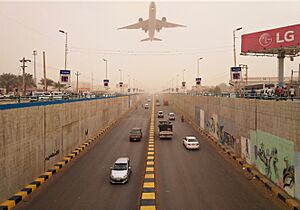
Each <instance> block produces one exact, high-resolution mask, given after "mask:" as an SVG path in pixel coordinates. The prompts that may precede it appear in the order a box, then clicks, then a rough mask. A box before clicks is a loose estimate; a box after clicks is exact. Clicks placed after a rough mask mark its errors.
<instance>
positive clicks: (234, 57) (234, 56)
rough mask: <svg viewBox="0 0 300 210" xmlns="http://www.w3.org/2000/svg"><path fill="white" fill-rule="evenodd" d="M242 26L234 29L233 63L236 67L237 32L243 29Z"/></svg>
mask: <svg viewBox="0 0 300 210" xmlns="http://www.w3.org/2000/svg"><path fill="white" fill-rule="evenodd" d="M241 29H242V27H239V28H237V29H235V30H233V63H234V67H236V49H235V38H236V37H235V32H236V31H239V30H241Z"/></svg>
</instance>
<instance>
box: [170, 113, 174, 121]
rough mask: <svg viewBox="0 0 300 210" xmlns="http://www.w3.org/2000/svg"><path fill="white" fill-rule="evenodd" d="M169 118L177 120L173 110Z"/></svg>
mask: <svg viewBox="0 0 300 210" xmlns="http://www.w3.org/2000/svg"><path fill="white" fill-rule="evenodd" d="M169 120H175V114H174V113H173V112H170V113H169Z"/></svg>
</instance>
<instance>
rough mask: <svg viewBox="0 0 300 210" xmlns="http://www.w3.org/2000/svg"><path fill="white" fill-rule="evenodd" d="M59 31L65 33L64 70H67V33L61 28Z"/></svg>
mask: <svg viewBox="0 0 300 210" xmlns="http://www.w3.org/2000/svg"><path fill="white" fill-rule="evenodd" d="M59 32H60V33H63V34H65V35H66V42H65V70H67V54H68V33H67V32H66V31H63V30H59Z"/></svg>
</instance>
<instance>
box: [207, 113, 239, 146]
mask: <svg viewBox="0 0 300 210" xmlns="http://www.w3.org/2000/svg"><path fill="white" fill-rule="evenodd" d="M205 117H206V130H207V131H208V132H209V133H210V134H211V135H212V136H213V137H215V138H216V139H218V140H219V141H220V143H221V144H224V145H226V146H228V147H229V148H231V149H235V147H236V143H237V140H236V138H235V136H234V135H235V126H234V124H233V123H232V121H231V120H228V119H227V120H225V123H224V120H223V118H222V117H219V116H218V115H216V114H213V115H212V116H211V117H207V115H206V116H205ZM225 125H226V126H225Z"/></svg>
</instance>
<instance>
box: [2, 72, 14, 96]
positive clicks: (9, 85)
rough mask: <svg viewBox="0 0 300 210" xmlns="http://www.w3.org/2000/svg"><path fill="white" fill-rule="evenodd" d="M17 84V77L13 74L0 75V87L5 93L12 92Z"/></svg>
mask: <svg viewBox="0 0 300 210" xmlns="http://www.w3.org/2000/svg"><path fill="white" fill-rule="evenodd" d="M17 84H18V82H17V76H16V75H15V74H11V73H3V74H1V75H0V87H2V88H5V89H6V92H7V93H8V92H10V91H12V89H13V88H14V87H16V86H17Z"/></svg>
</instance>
